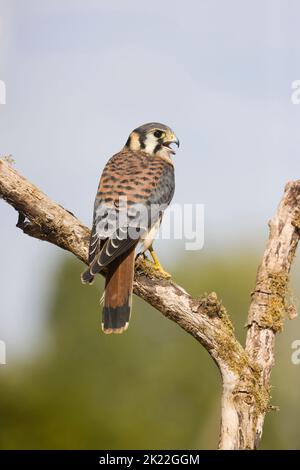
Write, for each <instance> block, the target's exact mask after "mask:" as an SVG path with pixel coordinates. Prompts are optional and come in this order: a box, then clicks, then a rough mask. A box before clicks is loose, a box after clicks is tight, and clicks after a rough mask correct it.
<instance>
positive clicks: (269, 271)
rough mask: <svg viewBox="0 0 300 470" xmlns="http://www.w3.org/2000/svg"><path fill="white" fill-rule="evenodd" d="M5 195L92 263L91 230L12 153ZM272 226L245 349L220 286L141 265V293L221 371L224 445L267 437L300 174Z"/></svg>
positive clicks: (44, 231) (4, 173)
mask: <svg viewBox="0 0 300 470" xmlns="http://www.w3.org/2000/svg"><path fill="white" fill-rule="evenodd" d="M0 197H1V198H3V199H4V200H5V201H6V202H8V203H9V204H10V205H11V206H13V207H14V208H15V209H16V210H17V211H18V213H19V219H18V223H17V227H19V228H20V229H22V230H23V232H24V233H26V234H27V235H30V236H32V237H35V238H38V239H40V240H45V241H48V242H50V243H53V244H55V245H57V246H59V247H61V248H64V249H65V250H68V251H70V252H71V253H73V254H74V255H75V256H76V257H77V258H79V259H80V260H82V261H83V262H84V263H87V256H88V240H89V234H90V231H89V229H88V228H87V227H85V226H84V225H83V224H82V223H81V222H80V221H79V220H78V219H77V218H76V217H75V216H74V215H73V214H72V213H71V212H69V211H67V210H65V209H64V208H63V207H61V206H59V205H58V204H56V203H55V202H54V201H52V200H51V199H50V198H49V197H48V196H46V195H45V194H44V193H43V192H42V191H41V190H39V189H38V188H37V187H36V186H34V185H33V184H32V183H30V182H29V181H28V180H26V179H25V178H24V177H23V176H22V175H20V174H19V173H18V172H17V171H16V170H15V169H14V168H12V166H11V164H10V162H9V161H7V160H5V159H2V160H0ZM269 225H270V234H269V240H268V243H267V246H266V249H265V252H264V255H263V260H262V263H261V266H260V267H259V269H258V273H257V280H256V285H255V288H254V291H253V292H252V294H251V296H252V301H251V305H250V309H249V313H248V321H247V328H248V332H247V340H246V346H245V348H243V346H242V345H241V344H240V343H239V342H238V340H237V339H236V337H235V335H234V329H233V325H232V323H231V321H230V318H229V316H228V314H227V312H226V309H225V307H224V306H223V305H222V304H221V303H220V302H219V300H218V298H217V295H216V294H215V293H214V292H212V293H211V294H209V295H206V296H203V297H202V298H201V299H194V298H192V297H191V296H190V295H189V294H188V293H187V292H186V291H185V290H184V289H182V287H180V286H178V285H176V284H175V283H173V282H172V281H170V280H165V279H160V278H158V277H157V276H156V275H155V274H154V273H153V272H152V271H151V269H149V266H148V265H147V263H145V262H141V261H139V262H138V264H137V265H136V271H135V283H134V292H135V294H136V295H138V296H139V297H141V298H143V299H144V300H145V301H146V302H148V303H149V304H150V305H152V306H153V307H155V308H156V309H157V310H159V311H160V312H161V313H162V314H163V315H165V316H166V317H168V318H169V319H170V320H172V321H174V322H175V323H177V324H178V325H179V326H180V327H181V328H183V329H184V330H185V331H186V332H187V333H189V334H190V335H192V336H193V337H194V338H195V339H196V340H197V341H199V343H201V344H202V346H204V348H205V349H206V350H207V351H208V353H209V354H210V355H211V357H212V359H213V360H214V361H215V363H216V364H217V366H218V368H219V370H220V372H221V376H222V381H223V394H222V404H221V429H220V440H219V449H256V448H257V447H258V446H259V443H260V439H261V435H262V431H263V424H264V419H265V415H266V412H267V411H268V408H269V398H270V396H269V388H270V376H271V370H272V367H273V363H274V345H275V335H276V333H277V332H279V331H280V330H281V329H282V326H283V321H284V316H285V311H286V293H287V288H288V282H289V272H290V268H291V265H292V262H293V259H294V255H295V252H296V248H297V244H298V241H299V234H300V181H294V182H290V183H288V184H287V185H286V188H285V192H284V195H283V197H282V200H281V202H280V205H279V207H278V210H277V213H276V214H275V216H274V217H273V219H272V220H271V222H270V224H269ZM245 318H246V315H245Z"/></svg>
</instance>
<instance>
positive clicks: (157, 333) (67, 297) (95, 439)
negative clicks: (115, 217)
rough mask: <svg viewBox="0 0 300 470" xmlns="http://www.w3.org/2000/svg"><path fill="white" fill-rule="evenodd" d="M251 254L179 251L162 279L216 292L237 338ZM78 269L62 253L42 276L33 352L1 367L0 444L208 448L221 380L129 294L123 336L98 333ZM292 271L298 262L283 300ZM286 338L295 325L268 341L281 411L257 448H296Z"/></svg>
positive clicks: (187, 340) (194, 348)
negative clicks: (43, 295)
mask: <svg viewBox="0 0 300 470" xmlns="http://www.w3.org/2000/svg"><path fill="white" fill-rule="evenodd" d="M259 258H260V256H259V253H258V250H251V249H250V248H249V247H248V248H247V247H244V248H243V249H240V250H239V251H238V252H237V251H236V247H235V250H232V252H231V250H230V249H228V251H227V253H226V256H225V255H224V253H223V255H222V254H217V253H215V254H214V255H203V253H201V252H200V253H199V254H197V255H195V253H189V252H186V253H185V254H184V257H182V258H181V259H179V258H178V259H177V260H174V262H173V268H172V272H173V275H174V279H175V280H176V281H177V282H179V283H180V284H182V285H183V286H184V287H185V288H186V289H188V290H189V291H190V292H191V293H193V294H194V295H201V294H202V293H203V292H205V291H207V292H209V291H211V290H215V291H216V292H217V293H218V295H219V296H220V298H221V299H222V300H223V302H224V304H225V305H226V307H227V308H228V310H229V312H230V314H231V316H232V319H233V321H234V324H235V325H236V332H237V334H238V336H239V338H240V339H241V340H242V341H243V340H244V337H245V330H244V327H243V325H244V323H245V320H246V312H247V308H248V304H249V292H250V291H251V289H252V288H253V285H254V280H255V273H256V268H257V265H258V263H259ZM82 267H83V266H82V264H81V263H79V262H78V261H76V260H74V259H73V257H72V256H71V255H66V256H63V257H62V261H60V262H59V265H58V266H57V270H56V272H55V273H53V274H52V277H53V279H49V280H48V283H49V286H51V289H49V293H48V298H47V312H48V313H47V318H46V322H45V324H44V326H43V334H42V336H41V341H40V345H39V347H38V348H36V351H35V353H34V354H33V355H32V356H31V357H30V358H28V357H26V358H24V359H23V360H22V359H19V360H18V361H17V363H16V362H15V361H14V364H15V365H14V366H10V367H6V366H3V367H1V375H0V422H1V427H0V447H1V448H2V449H15V448H18V449H30V448H41V449H53V448H55V449H92V448H99V449H105V448H108V449H130V448H141V449H155V448H156V449H164V448H170V449H179V448H186V449H211V448H212V449H213V448H216V447H217V442H218V426H219V420H220V378H219V374H218V371H217V369H216V367H215V365H214V363H213V361H212V360H211V359H210V357H209V356H208V354H207V353H206V351H205V350H204V349H203V348H202V346H200V345H199V344H198V343H197V342H196V341H195V340H194V339H193V338H192V337H190V336H189V335H188V334H186V333H185V332H183V331H181V329H180V328H179V327H178V326H177V325H175V324H173V323H172V322H171V321H169V320H167V319H166V318H164V317H163V316H162V315H161V314H160V313H159V312H157V311H155V310H154V309H152V308H151V307H149V306H148V305H146V304H145V303H144V302H143V301H141V300H140V299H138V298H136V297H134V308H133V314H132V318H131V323H130V328H129V330H128V331H127V332H126V334H123V335H121V336H105V335H104V334H102V333H101V332H100V306H99V297H100V290H101V288H102V280H101V279H99V281H97V285H95V286H92V287H86V286H81V284H80V280H79V276H80V272H81V271H82ZM169 267H170V266H168V268H169ZM297 272H298V273H299V272H300V269H299V263H297V266H296V267H295V268H294V272H293V276H292V278H293V282H292V285H293V287H292V289H291V290H292V291H293V294H294V296H297V295H299V289H298V290H297V279H299V276H298V275H297ZM53 285H54V288H53ZM45 302H46V300H45ZM45 305H46V304H45ZM297 332H298V338H299V337H300V324H299V319H298V318H297V319H296V320H294V321H293V322H290V321H287V322H286V324H285V330H284V332H283V333H282V334H280V335H279V336H278V340H277V344H276V365H275V368H274V372H273V375H272V385H273V389H272V404H273V405H279V406H280V411H279V412H271V413H269V414H268V416H267V419H266V425H265V430H264V436H263V441H262V448H264V449H291V448H300V445H299V444H300V426H299V421H300V408H299V386H300V366H296V365H293V364H292V363H291V353H292V349H291V343H292V341H293V340H294V339H297Z"/></svg>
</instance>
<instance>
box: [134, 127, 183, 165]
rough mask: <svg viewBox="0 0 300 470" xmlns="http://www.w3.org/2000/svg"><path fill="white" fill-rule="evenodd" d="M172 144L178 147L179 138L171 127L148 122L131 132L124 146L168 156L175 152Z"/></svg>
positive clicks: (151, 153)
mask: <svg viewBox="0 0 300 470" xmlns="http://www.w3.org/2000/svg"><path fill="white" fill-rule="evenodd" d="M172 144H175V145H177V147H179V140H178V138H177V137H176V135H175V134H174V132H173V131H172V129H170V128H169V127H168V126H165V125H164V124H160V123H158V122H150V123H148V124H143V125H142V126H140V127H137V128H136V129H134V130H133V131H132V132H131V134H130V135H129V137H128V140H127V142H126V147H127V148H129V149H130V150H142V151H143V152H146V153H148V154H149V155H158V156H161V157H167V158H170V155H171V154H172V155H174V154H175V151H174V149H173V148H172Z"/></svg>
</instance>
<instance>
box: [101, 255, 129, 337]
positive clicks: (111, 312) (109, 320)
mask: <svg viewBox="0 0 300 470" xmlns="http://www.w3.org/2000/svg"><path fill="white" fill-rule="evenodd" d="M134 253H135V252H134V249H131V250H130V251H129V252H126V253H124V254H123V255H121V256H120V257H119V258H117V259H116V260H114V261H112V262H111V263H110V264H109V265H108V266H107V274H106V282H105V293H104V307H103V312H102V329H103V331H104V333H107V334H109V333H123V331H125V330H127V328H128V324H129V319H130V312H131V303H132V287H133V276H134Z"/></svg>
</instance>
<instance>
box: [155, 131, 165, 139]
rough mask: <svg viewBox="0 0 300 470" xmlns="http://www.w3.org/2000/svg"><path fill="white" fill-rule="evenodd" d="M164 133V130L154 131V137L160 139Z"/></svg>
mask: <svg viewBox="0 0 300 470" xmlns="http://www.w3.org/2000/svg"><path fill="white" fill-rule="evenodd" d="M162 135H163V132H162V131H155V132H154V137H157V138H158V139H159V138H160V137H162Z"/></svg>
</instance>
